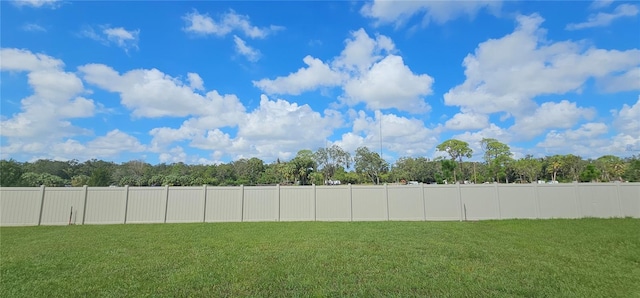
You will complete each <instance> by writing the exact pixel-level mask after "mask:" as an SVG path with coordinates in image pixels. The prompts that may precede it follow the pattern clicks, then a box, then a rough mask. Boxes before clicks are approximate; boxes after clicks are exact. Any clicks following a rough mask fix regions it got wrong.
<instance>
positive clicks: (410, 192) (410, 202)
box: [387, 185, 425, 220]
mask: <svg viewBox="0 0 640 298" xmlns="http://www.w3.org/2000/svg"><path fill="white" fill-rule="evenodd" d="M387 191H388V192H387V193H388V195H389V220H424V219H425V213H424V200H423V198H422V186H420V185H418V186H413V185H393V186H391V185H389V186H388V189H387Z"/></svg>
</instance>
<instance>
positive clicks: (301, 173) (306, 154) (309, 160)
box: [289, 150, 317, 185]
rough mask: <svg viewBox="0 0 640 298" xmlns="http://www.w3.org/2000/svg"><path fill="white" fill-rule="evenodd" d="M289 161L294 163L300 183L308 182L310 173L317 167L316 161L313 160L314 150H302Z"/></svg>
mask: <svg viewBox="0 0 640 298" xmlns="http://www.w3.org/2000/svg"><path fill="white" fill-rule="evenodd" d="M289 163H291V164H292V166H293V168H294V171H295V176H296V179H297V180H298V181H299V182H300V184H302V185H305V184H308V181H309V175H310V174H311V173H312V172H313V171H314V170H315V169H316V167H317V164H316V162H315V161H314V160H313V152H312V151H311V150H300V151H298V154H296V157H294V158H293V159H292V160H291V161H290V162H289Z"/></svg>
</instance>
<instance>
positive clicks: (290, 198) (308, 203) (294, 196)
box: [280, 186, 316, 221]
mask: <svg viewBox="0 0 640 298" xmlns="http://www.w3.org/2000/svg"><path fill="white" fill-rule="evenodd" d="M314 196H315V193H314V187H313V186H281V187H280V220H281V221H313V220H314V219H315V216H314V214H315V208H316V207H315V200H314Z"/></svg>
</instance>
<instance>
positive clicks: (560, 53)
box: [444, 14, 640, 138]
mask: <svg viewBox="0 0 640 298" xmlns="http://www.w3.org/2000/svg"><path fill="white" fill-rule="evenodd" d="M543 21H544V20H543V19H542V18H541V17H540V16H539V15H537V14H533V15H530V16H518V17H517V24H518V25H517V27H516V29H515V30H514V32H513V33H511V34H508V35H506V36H504V37H502V38H498V39H491V40H488V41H485V42H483V43H481V44H479V45H478V47H477V48H476V50H475V52H474V53H473V54H469V55H467V57H466V58H465V59H464V62H463V66H464V67H465V76H466V79H465V81H464V82H463V83H462V84H460V85H458V86H455V87H453V88H451V89H450V90H449V91H448V92H447V93H446V94H445V95H444V102H445V104H446V105H453V106H459V107H460V108H461V110H462V111H463V112H464V113H474V114H476V115H489V114H493V113H506V115H511V116H513V117H514V121H515V124H514V126H513V127H511V128H510V131H512V132H513V133H514V134H515V135H517V136H519V137H520V138H531V137H534V136H536V135H537V134H539V133H543V132H544V131H546V130H547V129H554V128H567V129H568V128H571V127H572V126H573V125H575V124H577V122H578V121H579V120H580V119H589V118H590V117H593V114H594V111H593V110H592V109H589V108H580V107H577V106H576V104H575V103H569V102H568V101H562V102H559V103H553V102H547V103H543V104H542V105H540V106H539V105H538V104H537V103H536V102H535V98H536V97H538V96H541V95H563V94H566V93H569V92H575V93H580V92H581V91H582V89H583V88H584V85H585V84H586V83H587V81H588V80H590V79H595V81H596V83H597V84H602V82H616V83H615V84H613V83H611V84H609V86H610V87H609V88H610V89H615V90H635V89H637V88H638V87H637V82H633V80H632V79H627V78H628V77H629V78H632V77H633V75H632V74H633V73H634V71H635V69H637V68H638V65H639V64H640V51H639V50H637V49H632V50H626V51H618V50H603V49H597V48H593V47H589V48H587V47H586V46H585V44H583V43H580V42H573V41H558V42H550V41H548V40H546V39H545V35H546V31H545V30H544V29H541V28H540V25H541V24H542V22H543ZM630 74H631V75H630ZM612 91H613V90H612ZM531 111H535V112H534V114H533V115H532V113H531ZM560 112H562V113H560ZM453 124H454V123H453V122H450V123H449V126H452V125H453Z"/></svg>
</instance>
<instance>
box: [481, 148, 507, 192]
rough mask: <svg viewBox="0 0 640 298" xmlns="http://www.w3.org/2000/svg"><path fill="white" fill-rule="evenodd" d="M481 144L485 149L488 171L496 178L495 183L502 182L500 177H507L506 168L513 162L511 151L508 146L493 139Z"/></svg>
mask: <svg viewBox="0 0 640 298" xmlns="http://www.w3.org/2000/svg"><path fill="white" fill-rule="evenodd" d="M480 144H481V146H482V148H483V149H484V160H485V162H486V163H487V169H488V170H489V171H490V174H491V176H493V177H495V179H496V180H495V181H497V182H500V176H505V177H506V176H507V173H506V169H505V167H506V165H507V163H509V162H510V161H511V155H512V154H511V149H510V148H509V146H508V145H507V144H504V143H501V142H499V141H498V140H496V139H492V138H483V139H482V141H480Z"/></svg>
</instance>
